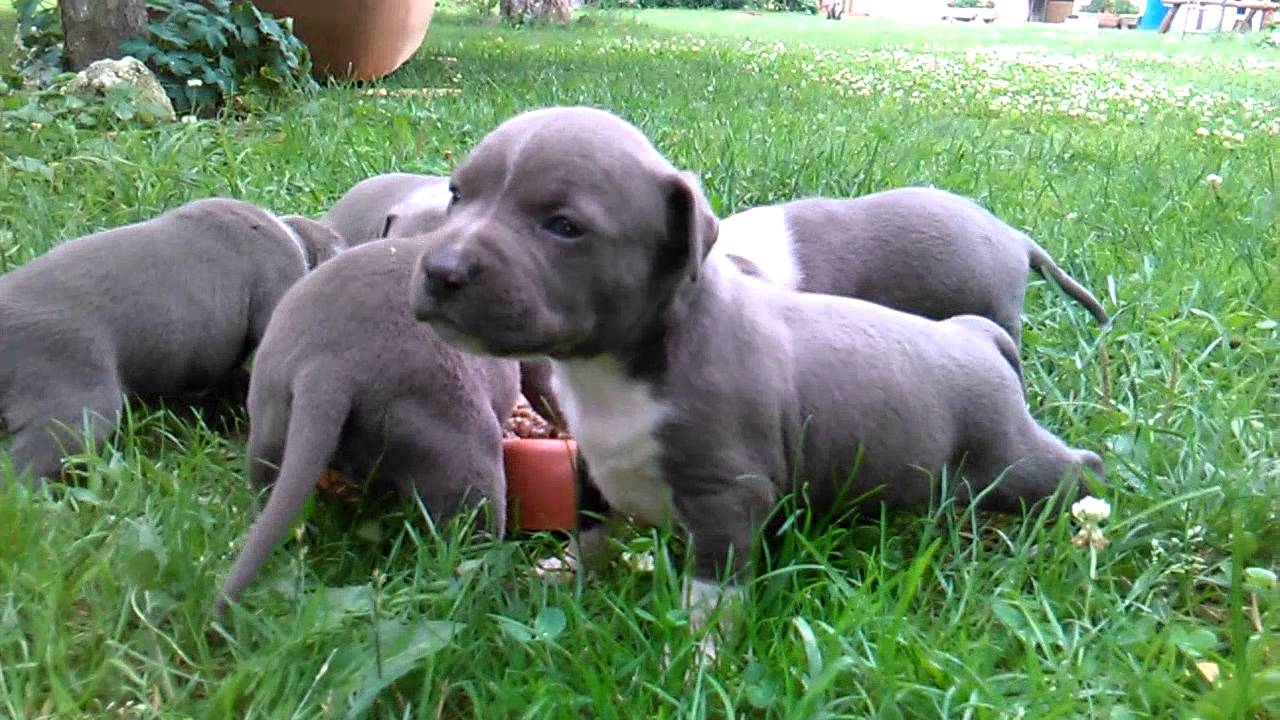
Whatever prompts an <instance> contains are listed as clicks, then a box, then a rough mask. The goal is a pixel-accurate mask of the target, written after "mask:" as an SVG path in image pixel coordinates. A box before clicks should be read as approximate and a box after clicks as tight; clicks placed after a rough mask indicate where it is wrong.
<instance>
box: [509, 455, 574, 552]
mask: <svg viewBox="0 0 1280 720" xmlns="http://www.w3.org/2000/svg"><path fill="white" fill-rule="evenodd" d="M577 451H578V448H577V444H576V443H574V441H573V440H569V439H563V440H558V439H557V440H551V439H544V438H504V439H503V440H502V457H503V464H504V466H505V468H506V473H507V527H508V529H511V530H516V529H519V530H565V531H568V530H572V529H573V526H574V487H573V466H574V460H575V458H576V455H577Z"/></svg>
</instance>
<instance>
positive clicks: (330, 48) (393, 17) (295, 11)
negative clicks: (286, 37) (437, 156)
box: [253, 0, 436, 80]
mask: <svg viewBox="0 0 1280 720" xmlns="http://www.w3.org/2000/svg"><path fill="white" fill-rule="evenodd" d="M253 3H254V4H255V5H257V6H258V7H259V8H261V9H263V10H266V11H267V12H269V13H271V14H272V15H274V16H276V17H277V18H285V17H292V18H293V31H294V33H295V34H297V36H298V37H299V38H301V39H302V41H303V42H305V43H306V44H307V47H308V48H309V49H310V50H311V58H312V62H313V63H314V65H315V74H316V75H317V76H320V77H334V78H338V79H344V80H345V79H350V80H375V79H377V78H380V77H382V76H384V75H386V74H388V73H390V72H391V71H393V70H395V69H396V68H398V67H400V65H402V64H403V63H404V61H406V60H408V59H409V58H410V57H412V55H413V54H414V53H415V52H417V50H418V48H419V47H421V46H422V41H423V39H424V38H426V36H427V26H428V25H430V24H431V16H432V14H433V13H434V12H435V9H436V2H435V0H329V1H328V2H317V1H316V0H253Z"/></svg>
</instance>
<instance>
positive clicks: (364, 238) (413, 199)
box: [320, 173, 449, 247]
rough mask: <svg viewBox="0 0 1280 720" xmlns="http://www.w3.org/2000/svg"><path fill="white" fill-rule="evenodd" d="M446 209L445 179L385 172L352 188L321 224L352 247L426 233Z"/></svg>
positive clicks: (447, 185) (447, 202) (446, 181)
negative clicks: (370, 241)
mask: <svg viewBox="0 0 1280 720" xmlns="http://www.w3.org/2000/svg"><path fill="white" fill-rule="evenodd" d="M448 206H449V178H448V177H445V176H440V175H415V174H413V173H385V174H383V175H374V176H373V177H370V178H365V179H364V180H361V181H360V182H358V183H356V184H355V185H353V186H351V189H350V190H348V191H347V192H346V193H345V194H344V195H343V196H342V197H340V198H338V201H337V202H335V203H334V204H333V207H331V208H329V212H327V213H325V214H324V216H323V217H321V218H320V222H322V223H324V224H325V225H328V226H329V227H331V228H333V229H334V230H335V231H337V233H338V234H339V235H341V236H342V237H343V238H344V239H345V240H346V241H347V244H348V245H350V246H352V247H355V246H356V245H359V244H361V243H364V242H368V241H369V240H375V239H377V238H385V237H412V236H414V235H419V234H421V233H423V232H426V231H427V230H430V229H431V228H433V227H435V226H436V225H438V224H439V222H440V220H442V219H443V218H444V211H445V209H446V208H447V207H448ZM393 228H394V230H395V233H396V234H395V235H392V234H391V232H392V229H393Z"/></svg>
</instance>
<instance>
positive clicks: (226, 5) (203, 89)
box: [122, 0, 317, 113]
mask: <svg viewBox="0 0 1280 720" xmlns="http://www.w3.org/2000/svg"><path fill="white" fill-rule="evenodd" d="M151 8H152V9H153V10H158V11H159V13H158V15H159V18H158V19H156V20H153V21H152V22H151V23H150V24H149V26H148V27H149V29H150V33H149V36H148V37H147V38H145V39H137V40H130V41H128V42H126V43H125V44H124V45H123V48H122V49H123V50H124V51H125V52H126V53H128V54H130V55H133V56H134V57H136V58H138V59H139V60H141V61H142V62H144V63H146V64H147V67H149V68H150V69H151V71H152V72H154V73H155V74H156V77H157V78H158V79H159V80H160V84H161V85H162V86H163V87H164V89H165V92H166V93H167V94H168V95H169V98H170V99H171V100H172V101H173V105H174V109H175V110H176V111H178V112H181V113H197V112H199V113H209V112H213V111H215V110H217V109H219V108H221V107H223V106H225V105H226V104H227V102H228V101H229V100H230V99H231V98H232V97H234V96H236V95H239V94H241V93H244V92H251V91H265V92H282V91H289V90H294V89H302V90H312V89H315V88H316V87H317V85H316V82H315V80H314V79H312V77H311V54H310V52H309V51H308V50H307V47H306V45H304V44H303V43H302V41H301V40H299V39H298V37H297V36H296V35H294V34H293V30H292V22H291V20H285V21H283V22H281V21H278V20H276V19H275V18H274V17H272V16H271V15H270V14H268V13H264V12H262V11H261V10H259V9H258V8H256V7H255V6H254V5H253V3H251V2H247V1H244V0H241V1H239V2H231V0H205V2H202V3H193V2H182V1H181V0H163V2H153V3H151Z"/></svg>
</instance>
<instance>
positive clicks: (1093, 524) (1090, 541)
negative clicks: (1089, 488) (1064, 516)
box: [1071, 495, 1111, 577]
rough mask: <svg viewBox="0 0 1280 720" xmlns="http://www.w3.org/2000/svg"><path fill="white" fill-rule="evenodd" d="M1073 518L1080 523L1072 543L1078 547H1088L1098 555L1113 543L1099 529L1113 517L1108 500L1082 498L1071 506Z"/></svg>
mask: <svg viewBox="0 0 1280 720" xmlns="http://www.w3.org/2000/svg"><path fill="white" fill-rule="evenodd" d="M1071 517H1073V518H1075V519H1076V522H1078V523H1080V532H1078V533H1076V534H1075V536H1074V537H1072V538H1071V543H1072V544H1073V545H1075V546H1076V547H1084V546H1085V545H1088V546H1089V550H1090V552H1091V553H1096V552H1097V551H1098V550H1101V549H1102V548H1104V547H1106V546H1107V545H1108V544H1109V543H1110V542H1111V541H1110V540H1107V538H1106V537H1105V536H1103V534H1102V529H1101V528H1099V527H1098V525H1099V524H1101V523H1103V522H1105V521H1106V520H1107V518H1109V517H1111V504H1110V503H1108V502H1107V501H1106V500H1103V499H1101V498H1096V497H1093V496H1092V495H1090V496H1088V497H1085V498H1082V499H1081V500H1079V501H1077V502H1075V503H1073V504H1072V505H1071ZM1091 557H1092V555H1091ZM1090 562H1091V563H1092V560H1091V561H1090ZM1093 575H1094V570H1093V569H1092V565H1091V566H1090V570H1089V577H1093Z"/></svg>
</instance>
